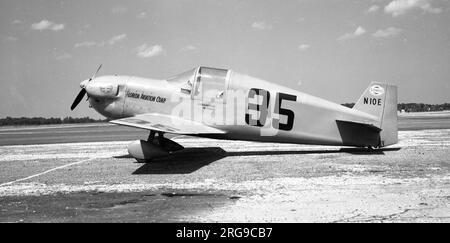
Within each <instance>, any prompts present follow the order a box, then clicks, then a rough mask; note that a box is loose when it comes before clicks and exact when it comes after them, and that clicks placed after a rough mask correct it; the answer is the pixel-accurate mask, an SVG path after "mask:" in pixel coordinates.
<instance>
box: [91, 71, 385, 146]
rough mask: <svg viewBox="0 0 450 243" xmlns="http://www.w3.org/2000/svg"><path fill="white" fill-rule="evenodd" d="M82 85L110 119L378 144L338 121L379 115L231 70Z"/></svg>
mask: <svg viewBox="0 0 450 243" xmlns="http://www.w3.org/2000/svg"><path fill="white" fill-rule="evenodd" d="M86 90H87V92H88V94H89V95H90V97H91V98H90V99H89V102H90V104H91V106H92V107H93V108H94V109H95V110H96V111H97V112H99V113H100V114H102V115H104V116H106V117H109V118H112V119H118V118H125V117H132V116H135V115H139V114H145V113H158V114H166V115H172V116H176V117H183V118H185V119H189V120H194V121H198V122H201V123H203V124H206V125H208V126H211V127H214V128H218V129H220V130H223V131H226V133H224V134H211V135H202V136H205V137H212V138H219V139H233V140H248V141H263V142H283V143H298V144H323V145H350V146H367V145H375V144H376V143H378V141H377V136H376V134H361V136H354V137H353V138H352V137H348V136H347V137H344V135H345V134H346V133H348V131H345V129H346V128H345V127H342V126H340V125H339V123H337V121H338V120H351V121H355V122H361V123H366V124H371V123H373V124H374V123H376V122H377V117H375V116H373V115H370V114H368V113H365V112H361V111H358V110H355V109H350V108H347V107H344V106H342V105H339V104H336V103H333V102H330V101H327V100H324V99H321V98H318V97H314V96H312V95H308V94H305V93H302V92H300V91H297V90H294V89H290V88H287V87H284V86H281V85H277V84H274V83H271V82H267V81H265V80H261V79H258V78H254V77H251V76H248V75H244V74H240V73H238V72H234V71H232V70H226V69H215V68H207V67H199V68H196V69H193V70H190V71H187V72H185V73H182V74H180V75H177V76H175V77H172V78H168V79H147V78H140V77H133V76H101V77H97V78H95V79H93V80H92V81H91V83H90V84H89V86H88V87H87V88H86ZM368 133H370V131H369V132H368Z"/></svg>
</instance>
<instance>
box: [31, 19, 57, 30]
mask: <svg viewBox="0 0 450 243" xmlns="http://www.w3.org/2000/svg"><path fill="white" fill-rule="evenodd" d="M31 29H33V30H40V31H42V30H53V31H60V30H63V29H64V24H57V23H53V22H52V21H48V20H45V19H44V20H42V21H41V22H39V23H33V24H32V25H31Z"/></svg>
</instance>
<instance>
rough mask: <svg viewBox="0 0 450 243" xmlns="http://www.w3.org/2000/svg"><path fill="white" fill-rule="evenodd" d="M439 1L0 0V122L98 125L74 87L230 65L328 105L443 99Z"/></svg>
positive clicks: (449, 18) (446, 47) (446, 57)
mask: <svg viewBox="0 0 450 243" xmlns="http://www.w3.org/2000/svg"><path fill="white" fill-rule="evenodd" d="M449 11H450V1H447V0H321V1H317V0H296V1H294V0H283V1H280V0H274V1H270V0H248V1H245V0H240V1H238V0H220V1H219V0H195V1H194V0H133V1H119V0H95V1H88V0H77V1H73V0H65V1H63V0H51V1H50V0H48V1H45V0H0V20H1V21H0V54H1V56H0V73H1V75H0V84H1V88H0V117H6V116H12V117H19V116H44V117H65V116H73V117H83V116H90V117H94V118H101V116H100V115H98V114H97V113H96V112H95V111H94V110H93V109H89V108H88V104H87V103H86V102H82V103H81V104H80V105H79V106H78V107H77V108H76V109H75V110H74V111H70V105H71V103H72V102H73V100H74V99H75V96H76V95H77V93H78V92H79V90H80V87H79V83H80V82H81V81H82V80H84V79H87V78H89V77H91V76H92V75H93V73H94V72H95V70H96V69H97V67H98V65H100V64H103V68H102V70H101V71H100V73H99V75H110V74H118V75H134V76H141V77H147V78H167V77H170V76H173V75H175V74H178V73H181V72H183V71H185V70H188V69H191V68H194V67H196V66H200V65H204V66H210V67H217V68H230V69H232V70H234V71H237V72H241V73H245V74H248V75H251V76H254V77H258V78H261V79H265V80H268V81H270V82H274V83H278V84H281V85H284V86H287V87H290V88H293V89H296V90H299V91H302V92H306V93H309V94H312V95H315V96H318V97H321V98H325V99H328V100H330V101H333V102H337V103H347V102H355V101H356V100H357V99H358V97H359V96H360V95H361V94H362V92H363V91H364V89H365V88H366V87H367V86H368V84H369V83H370V82H371V81H381V82H389V83H392V84H395V85H397V86H398V87H399V102H422V103H432V104H436V103H444V102H450V99H449V98H450V97H449V94H450V27H449V24H448V23H450V13H449Z"/></svg>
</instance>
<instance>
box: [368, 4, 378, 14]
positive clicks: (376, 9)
mask: <svg viewBox="0 0 450 243" xmlns="http://www.w3.org/2000/svg"><path fill="white" fill-rule="evenodd" d="M378 9H380V7H379V6H378V5H372V6H370V8H369V9H367V10H366V13H375V12H377V11H378Z"/></svg>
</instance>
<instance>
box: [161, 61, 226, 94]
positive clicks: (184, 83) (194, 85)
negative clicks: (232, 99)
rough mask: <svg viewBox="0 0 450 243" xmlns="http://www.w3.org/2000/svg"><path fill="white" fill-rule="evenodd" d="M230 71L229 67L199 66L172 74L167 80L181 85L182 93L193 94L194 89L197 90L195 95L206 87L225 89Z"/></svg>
mask: <svg viewBox="0 0 450 243" xmlns="http://www.w3.org/2000/svg"><path fill="white" fill-rule="evenodd" d="M228 72H229V70H228V69H220V68H210V67H198V68H194V69H191V70H188V71H186V72H183V73H181V74H178V75H175V76H172V77H170V78H168V79H167V82H169V83H171V84H173V85H175V86H178V87H180V91H181V92H182V93H185V94H191V93H192V90H195V92H194V95H197V94H198V93H199V92H202V91H205V90H206V89H205V88H206V87H208V89H210V88H212V86H214V87H217V88H218V89H219V90H224V89H225V85H226V79H227V75H228ZM202 87H203V88H202Z"/></svg>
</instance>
